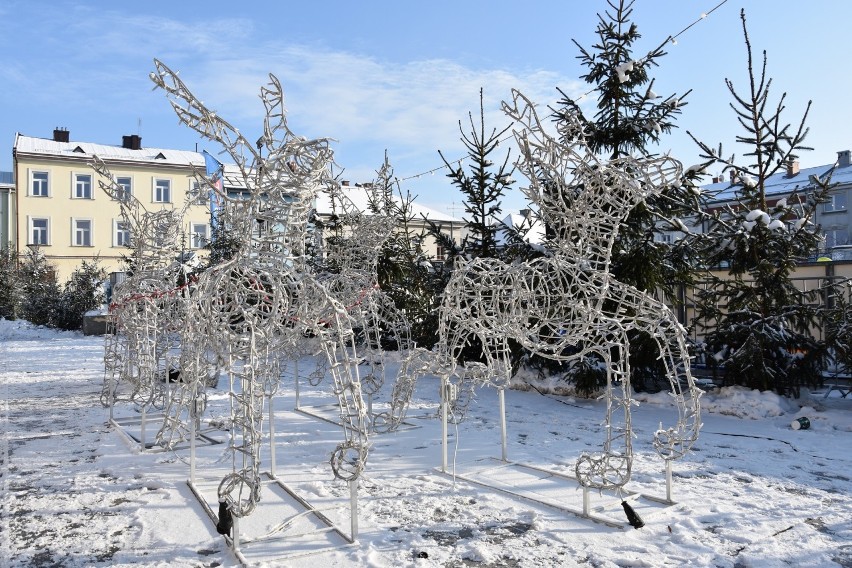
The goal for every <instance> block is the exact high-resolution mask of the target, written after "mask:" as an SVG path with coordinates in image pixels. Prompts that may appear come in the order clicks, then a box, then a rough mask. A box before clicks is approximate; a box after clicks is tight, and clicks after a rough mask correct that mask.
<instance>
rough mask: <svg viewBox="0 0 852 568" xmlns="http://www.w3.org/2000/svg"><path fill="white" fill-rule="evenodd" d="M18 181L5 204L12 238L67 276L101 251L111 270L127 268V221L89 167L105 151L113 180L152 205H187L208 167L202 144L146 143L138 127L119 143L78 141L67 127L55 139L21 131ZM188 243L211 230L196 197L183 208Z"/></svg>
mask: <svg viewBox="0 0 852 568" xmlns="http://www.w3.org/2000/svg"><path fill="white" fill-rule="evenodd" d="M12 155H13V167H14V179H15V187H14V191H13V192H12V193H11V199H10V200H9V201H10V203H9V206H8V211H7V216H8V226H9V239H10V241H11V246H12V248H13V249H14V250H15V251H16V252H17V253H18V255H21V256H22V255H24V254H26V253H27V249H28V248H29V249H30V250H32V249H37V250H38V251H39V252H40V253H41V254H43V255H44V256H45V257H46V258H47V260H48V261H49V262H50V263H51V264H52V265H53V266H54V267H55V269H56V273H57V274H56V275H57V279H58V281H59V282H60V283H63V282H65V281H66V280H67V279H68V278H69V276H70V275H71V273H72V272H73V271H74V269H75V268H77V267H78V266H79V265H80V263H81V262H82V261H84V260H92V259H93V258H95V257H97V258H99V259H100V263H101V266H102V267H103V268H104V269H105V270H106V271H107V273H111V272H123V271H124V270H125V268H126V267H125V266H124V265H123V263H122V262H121V259H122V257H123V256H126V255H127V253H128V252H129V250H128V249H127V248H126V246H125V245H126V244H127V242H128V240H129V239H130V236H131V235H130V232H129V228H128V227H127V225H126V224H125V223H123V222H122V219H121V213H120V207H119V202H118V201H116V200H114V199H112V198H110V197H109V196H108V195H107V194H106V193H105V192H103V191H102V190H101V189H100V186H99V185H98V176H97V174H95V172H94V171H93V170H92V169H91V167H90V165H89V164H90V163H91V160H92V156H93V155H97V156H98V157H99V158H101V159H102V160H103V161H104V162H105V163H106V165H107V167H108V168H109V169H110V170H111V172H112V173H113V175H114V176H115V180H116V182H117V183H118V184H119V185H121V186H122V187H123V188H124V189H125V191H127V192H129V193H130V194H131V195H133V196H134V197H135V198H136V199H137V200H138V201H139V202H140V203H141V204H142V206H143V207H145V209H146V210H148V211H156V210H159V209H162V208H170V209H171V208H178V209H181V208H183V207H184V205H185V203H186V201H187V193H188V192H189V191H190V189H191V188H193V187H194V185H195V183H196V181H195V177H194V175H193V172H194V171H195V170H198V171H202V172H203V171H204V157H203V155H202V154H200V153H198V152H189V151H182V150H166V149H158V148H144V147H142V145H141V138H140V137H139V136H136V135H132V136H124V137H123V141H122V145H121V146H109V145H103V144H93V143H89V142H76V141H72V140H70V134H69V132H68V130H63V129H57V130H54V132H53V138H52V139H45V138H34V137H30V136H24V135H22V134H20V133H19V134H17V135H16V136H15V145H14V148H13V154H12ZM183 224H184V234H185V237H184V246H185V248H186V249H187V250H194V249H199V248H201V247H203V246H204V245H205V244H206V243H207V242H208V240H209V237H210V212H209V207H208V205H207V203H206V202H205V200H200V201H196V202H195V203H193V204H192V205H190V206H189V207H188V208H187V211H186V215H185V216H184V222H183Z"/></svg>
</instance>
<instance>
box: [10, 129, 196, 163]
mask: <svg viewBox="0 0 852 568" xmlns="http://www.w3.org/2000/svg"><path fill="white" fill-rule="evenodd" d="M14 149H15V152H16V153H18V154H32V155H43V156H45V157H62V158H72V159H73V158H78V159H80V158H82V159H85V158H90V157H91V156H92V155H97V156H98V157H100V158H102V159H104V160H120V161H124V162H139V163H140V164H151V163H153V164H162V165H173V166H196V167H204V156H203V155H202V154H200V153H198V152H192V151H187V150H169V149H166V148H145V147H143V148H140V149H138V150H133V149H130V148H124V147H122V146H110V145H108V144H95V143H92V142H77V141H70V142H57V141H55V140H52V139H49V138H35V137H32V136H25V135H23V134H21V133H18V134H17V135H16V136H15V147H14Z"/></svg>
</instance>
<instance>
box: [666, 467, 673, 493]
mask: <svg viewBox="0 0 852 568" xmlns="http://www.w3.org/2000/svg"><path fill="white" fill-rule="evenodd" d="M666 501H668V502H669V503H674V501H672V460H666Z"/></svg>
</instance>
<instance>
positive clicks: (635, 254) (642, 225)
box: [547, 0, 700, 389]
mask: <svg viewBox="0 0 852 568" xmlns="http://www.w3.org/2000/svg"><path fill="white" fill-rule="evenodd" d="M607 3H608V5H609V9H608V10H605V11H604V13H603V14H598V25H597V30H596V35H597V38H598V39H597V42H596V43H595V44H594V45H593V46H592V47H591V48H589V49H587V48H584V47H583V46H581V45H580V44H579V43H578V42H576V41H574V44H575V45H576V46H577V47H578V48H579V50H580V55H579V56H578V59H579V60H580V62H581V64H582V65H583V66H584V67H585V68H586V69H587V70H588V71H587V73H586V74H584V75H582V76H581V78H582V79H583V80H584V81H585V82H586V83H588V84H589V85H590V86H591V88H590V91H589V92H588V93H587V94H593V96H595V97H596V99H597V105H596V111H595V114H594V116H591V117H589V116H587V115H586V114H584V112H583V109H582V108H581V107H580V104H579V102H580V99H573V98H571V97H569V96H568V95H566V94H565V93H564V92H562V98H561V99H560V100H559V102H558V103H557V106H556V108H555V109H554V113H553V118H554V122H555V125H556V128H557V131H558V132H559V134H560V136H561V137H562V141H563V142H566V143H570V142H572V141H574V140H576V139H577V137H578V135H579V134H580V132H577V131H575V129H574V128H572V127H571V126H570V125H571V124H573V123H572V122H571V121H569V120H568V117H569V116H579V118H580V123H581V125H582V134H583V136H584V137H585V140H586V141H587V143H588V144H589V146H590V148H591V149H592V150H593V151H594V152H596V153H598V154H600V155H602V156H604V157H609V158H613V159H615V158H619V157H622V156H627V155H632V156H652V155H653V154H654V148H655V146H656V145H657V144H659V143H661V142H662V141H663V136H664V135H665V134H668V133H670V132H671V131H672V129H673V128H675V119H676V118H677V116H678V115H679V114H680V113H681V107H682V106H684V105H685V103H684V102H683V99H684V98H685V97H686V96H687V95H688V94H689V91H687V92H685V93H682V94H680V95H677V94H671V95H668V96H665V97H662V96H660V95H658V94H657V93H655V92H654V80H653V79H652V78H651V76H650V72H651V71H652V69H653V68H654V67H657V66H658V65H659V63H658V60H659V59H660V58H662V57H663V56H665V55H666V52H665V49H664V48H665V45H666V43H667V42H668V41H669V40H668V38H667V39H666V41H665V42H663V43H662V44H660V45H658V46H657V47H656V48H654V49H652V50H651V51H649V52H648V53H647V54H645V55H643V56H639V57H637V56H635V55H634V53H633V52H634V46H635V43H636V42H637V41H638V40H639V39H640V38H641V37H642V36H641V34H640V33H639V30H638V27H637V25H636V24H635V23H633V22H631V21H630V17H631V14H632V6H633V2H632V1H625V0H621V1H616V0H608V2H607ZM560 92H561V91H560ZM696 179H697V174H696V173H695V172H694V171H692V170H690V171H688V172H687V173H686V174H685V179H683V180H681V183H677V184H673V185H671V186H669V187H666V188H665V189H664V191H663V192H662V193H661V194H660V195H659V196H657V197H655V198H652V199H648V200H646V201H645V202H643V203H640V204H639V205H637V206H636V207H635V208H634V209H633V210H632V211H631V212H630V214H629V216H628V218H627V219H626V221H625V222H624V223H623V224H622V226H621V229H620V232H619V235H618V240H617V242H616V246H615V247H614V249H613V260H612V264H611V271H612V274H613V276H615V278H617V279H618V280H619V281H621V282H624V283H625V284H630V285H632V286H635V287H636V288H638V289H640V290H643V291H647V292H651V293H652V294H656V293H657V292H661V293H662V294H663V295H664V296H665V297H666V298H667V299H668V300H669V301H670V302H672V303H677V302H678V301H679V298H680V296H681V294H680V293H679V292H680V290H681V289H682V287H684V286H687V285H689V284H690V282H691V281H692V273H693V267H694V266H695V264H696V262H697V260H696V258H695V257H694V254H693V251H692V249H690V248H689V247H688V246H687V245H686V240H685V239H674V242H663V241H662V239H658V238H655V236H656V235H658V234H660V233H661V232H663V231H669V232H672V231H674V232H680V233H681V235H685V234H686V233H685V229H686V226H685V224H684V223H683V222H682V221H681V219H682V218H685V217H690V216H693V215H695V214H696V212H697V211H698V210H699V209H700V204H699V201H698V192H696V191H695V182H696ZM578 190H582V188H578ZM547 237H548V238H551V239H553V238H565V237H566V236H565V235H561V236H560V235H556V234H554V231H553V230H552V229H551V228H550V227H548V228H547ZM629 339H630V344H631V348H630V359H631V367H632V369H633V375H632V377H631V380H632V383H633V385H634V387H636V388H638V389H642V388H645V387H649V388H654V387H655V386H656V385H655V383H656V381H657V380H658V378H660V377H661V376H662V375H661V372H662V371H661V369H660V368H659V366H658V361H657V355H658V350H657V348H656V345H655V343H654V342H653V340H651V339H650V337H648V336H643V335H641V334H632V335H631V336H630V338H629ZM586 382H587V381H586ZM586 388H588V386H587V385H586Z"/></svg>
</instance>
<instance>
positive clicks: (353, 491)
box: [349, 479, 358, 542]
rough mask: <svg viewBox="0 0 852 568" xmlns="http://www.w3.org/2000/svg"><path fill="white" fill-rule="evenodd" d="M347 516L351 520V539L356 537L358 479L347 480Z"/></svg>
mask: <svg viewBox="0 0 852 568" xmlns="http://www.w3.org/2000/svg"><path fill="white" fill-rule="evenodd" d="M349 518H350V520H351V523H352V525H351V528H352V541H353V542H354V541H355V539H357V538H358V480H357V479H353V480H351V481H349Z"/></svg>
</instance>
